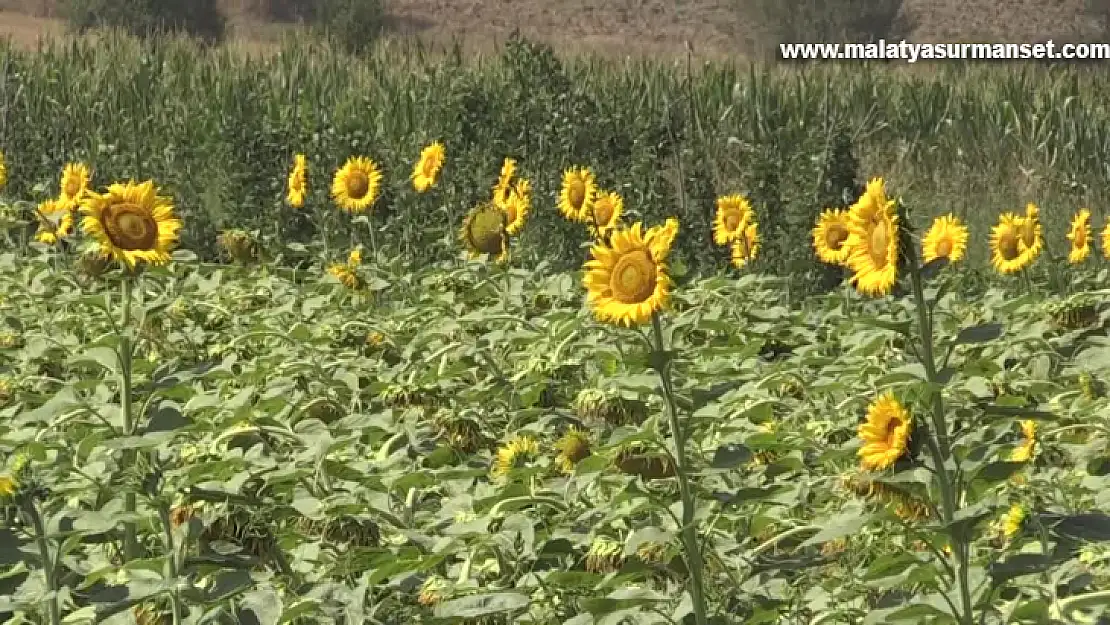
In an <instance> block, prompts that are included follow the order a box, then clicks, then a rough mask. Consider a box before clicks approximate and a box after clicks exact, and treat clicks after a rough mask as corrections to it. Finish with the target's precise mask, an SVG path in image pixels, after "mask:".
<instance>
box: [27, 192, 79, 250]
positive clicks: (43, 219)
mask: <svg viewBox="0 0 1110 625" xmlns="http://www.w3.org/2000/svg"><path fill="white" fill-rule="evenodd" d="M70 206H71V205H70V204H68V203H63V202H62V201H61V200H46V201H45V202H42V203H41V204H39V207H38V210H37V211H36V214H37V216H38V218H39V227H38V231H36V232H35V240H36V241H38V242H39V243H44V244H46V245H56V244H57V243H58V241H60V240H62V239H64V238H66V237H67V236H69V234H70V232H72V231H73V211H72V210H70Z"/></svg>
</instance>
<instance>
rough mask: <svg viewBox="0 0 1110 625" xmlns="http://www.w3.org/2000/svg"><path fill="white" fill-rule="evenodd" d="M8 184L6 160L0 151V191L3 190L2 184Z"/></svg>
mask: <svg viewBox="0 0 1110 625" xmlns="http://www.w3.org/2000/svg"><path fill="white" fill-rule="evenodd" d="M6 184H8V160H7V158H6V157H5V156H4V153H3V152H0V191H3V190H4V185H6Z"/></svg>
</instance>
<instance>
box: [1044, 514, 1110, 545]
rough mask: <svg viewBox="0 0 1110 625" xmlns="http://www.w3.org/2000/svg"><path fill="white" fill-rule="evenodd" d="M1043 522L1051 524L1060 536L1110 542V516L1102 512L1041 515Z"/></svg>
mask: <svg viewBox="0 0 1110 625" xmlns="http://www.w3.org/2000/svg"><path fill="white" fill-rule="evenodd" d="M1050 519H1051V520H1050ZM1041 520H1042V521H1044V522H1046V523H1051V525H1052V529H1053V531H1054V532H1055V533H1056V534H1058V535H1060V536H1064V537H1067V538H1072V539H1078V540H1082V541H1089V542H1107V541H1110V515H1107V514H1103V513H1101V512H1088V513H1085V514H1072V515H1068V516H1055V515H1041Z"/></svg>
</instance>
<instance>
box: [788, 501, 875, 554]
mask: <svg viewBox="0 0 1110 625" xmlns="http://www.w3.org/2000/svg"><path fill="white" fill-rule="evenodd" d="M870 520H871V516H870V515H868V514H866V513H865V512H864V511H863V509H862V508H861V507H859V506H858V505H851V506H845V511H844V512H842V513H841V514H839V515H837V516H835V517H833V518H832V519H829V520H828V521H826V522H825V523H823V524H822V525H823V528H822V529H821V531H820V532H817V533H816V534H815V535H813V536H811V537H810V538H809V540H807V541H805V542H803V543H802V544H801V545H799V546H801V547H811V546H814V545H820V544H822V543H827V542H829V541H830V540H836V539H838V538H843V537H845V536H850V535H852V534H855V533H856V532H858V531H859V530H860V528H862V527H863V526H864V525H867V523H868V522H869V521H870Z"/></svg>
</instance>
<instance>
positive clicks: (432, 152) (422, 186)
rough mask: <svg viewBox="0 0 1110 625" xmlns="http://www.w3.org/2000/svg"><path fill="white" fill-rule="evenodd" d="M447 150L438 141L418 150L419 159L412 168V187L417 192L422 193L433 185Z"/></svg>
mask: <svg viewBox="0 0 1110 625" xmlns="http://www.w3.org/2000/svg"><path fill="white" fill-rule="evenodd" d="M446 157H447V151H446V150H445V149H444V148H443V144H442V143H440V142H439V141H436V142H435V143H432V144H431V145H429V146H427V147H426V148H424V149H423V150H421V151H420V160H419V161H417V163H416V165H414V166H413V168H412V176H411V178H412V188H414V189H416V192H417V193H423V192H425V191H427V190H428V189H430V188H432V187H433V186H435V183H436V176H438V175H439V170H440V169H441V168H443V161H444V159H445V158H446Z"/></svg>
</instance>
